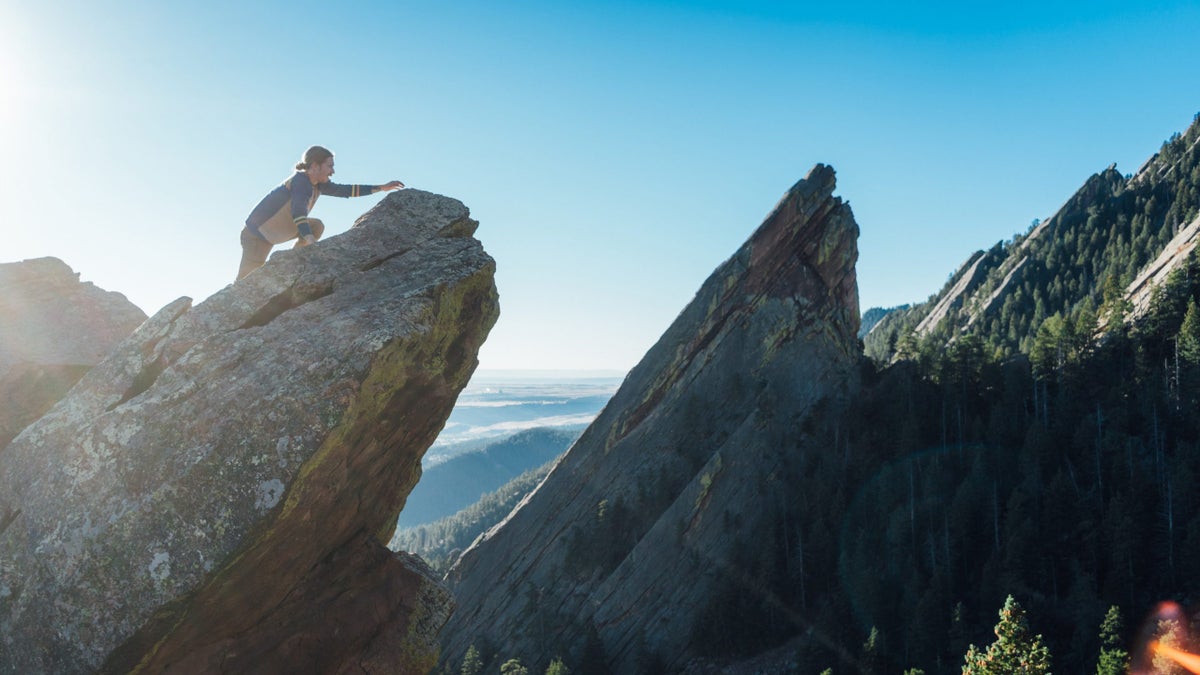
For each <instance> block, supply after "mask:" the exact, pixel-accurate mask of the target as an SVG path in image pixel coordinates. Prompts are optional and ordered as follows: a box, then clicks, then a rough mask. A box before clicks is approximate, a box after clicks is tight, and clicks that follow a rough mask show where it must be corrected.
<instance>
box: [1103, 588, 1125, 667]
mask: <svg viewBox="0 0 1200 675" xmlns="http://www.w3.org/2000/svg"><path fill="white" fill-rule="evenodd" d="M1121 629H1122V626H1121V610H1120V609H1119V608H1118V607H1117V606H1116V605H1113V606H1112V607H1109V608H1108V614H1105V615H1104V621H1103V622H1102V623H1101V624H1100V660H1099V662H1098V663H1097V664H1096V675H1122V673H1124V672H1125V669H1126V668H1128V667H1129V652H1127V651H1125V646H1124V645H1125V643H1124V640H1122V639H1121Z"/></svg>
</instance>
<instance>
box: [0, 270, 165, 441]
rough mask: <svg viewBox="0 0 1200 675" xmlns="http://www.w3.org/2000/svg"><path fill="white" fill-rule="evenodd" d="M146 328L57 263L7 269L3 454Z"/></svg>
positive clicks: (0, 367)
mask: <svg viewBox="0 0 1200 675" xmlns="http://www.w3.org/2000/svg"><path fill="white" fill-rule="evenodd" d="M145 320H146V314H145V312H143V311H142V310H140V309H138V307H137V305H134V304H133V303H132V302H130V301H129V300H127V299H126V298H125V296H124V295H121V294H120V293H113V292H111V291H105V290H103V289H100V288H97V287H96V286H94V285H92V284H90V283H85V282H80V281H79V275H78V274H76V273H75V272H74V271H73V270H72V269H71V268H70V267H68V266H67V264H66V263H64V262H63V261H61V260H59V259H58V258H35V259H33V260H23V261H21V262H15V263H4V264H0V401H4V406H3V407H2V408H0V452H3V448H4V446H5V445H8V442H9V441H11V440H12V439H13V437H14V436H16V435H17V434H18V433H20V431H21V429H24V428H25V426H26V425H27V424H29V423H30V422H33V421H34V420H36V419H37V418H38V417H41V416H42V414H43V413H45V412H46V411H47V410H49V409H50V406H52V405H54V403H55V402H57V401H58V400H59V399H60V398H62V396H63V395H64V394H66V393H67V390H68V389H70V388H71V385H73V384H75V382H77V381H78V380H79V378H81V377H83V374H84V373H86V372H87V371H88V370H90V369H91V368H92V366H94V365H96V364H97V363H99V362H100V359H102V358H104V357H105V356H106V355H107V354H108V352H109V351H110V350H111V349H112V348H113V347H114V346H115V345H116V344H117V342H119V341H120V340H121V339H123V338H125V337H126V336H128V335H129V334H130V333H132V332H133V329H135V328H137V327H138V326H139V325H141V323H142V322H143V321H145Z"/></svg>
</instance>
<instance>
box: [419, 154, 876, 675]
mask: <svg viewBox="0 0 1200 675" xmlns="http://www.w3.org/2000/svg"><path fill="white" fill-rule="evenodd" d="M834 187H835V180H834V172H833V169H831V168H830V167H827V166H824V165H817V166H816V167H815V168H813V169H812V171H811V172H809V174H808V176H807V177H806V178H805V179H804V180H801V181H800V182H798V183H797V184H796V185H795V186H794V187H792V189H790V190H789V191H788V192H787V194H786V195H784V197H783V199H782V200H781V201H780V202H779V204H778V205H777V206H776V207H775V209H774V211H772V212H771V214H770V215H768V216H767V219H766V221H765V222H764V223H763V224H762V226H761V227H759V228H758V229H757V231H755V232H754V234H753V235H752V236H751V237H750V239H749V241H747V242H746V243H745V244H744V245H743V246H742V247H741V248H740V249H739V250H738V251H737V252H736V253H735V254H734V255H733V257H732V258H730V259H729V260H728V261H726V262H725V263H724V264H722V265H721V266H720V267H719V268H717V270H716V271H715V272H714V273H713V274H712V276H711V277H709V279H708V280H707V281H706V282H705V283H704V285H703V286H702V287H701V288H700V290H699V292H698V293H697V294H696V297H695V299H693V300H692V302H691V304H689V305H688V306H687V307H686V308H685V309H684V310H683V312H682V313H681V314H680V315H679V317H678V318H677V319H676V320H675V322H674V323H673V324H672V325H671V326H670V328H668V329H667V331H666V333H665V334H664V335H663V336H662V338H661V339H660V340H659V341H658V343H657V344H655V345H654V346H653V347H652V348H651V349H650V351H649V352H648V353H647V354H646V356H645V358H644V359H643V360H642V362H641V363H639V364H638V365H637V366H636V367H635V368H634V369H633V370H632V371H631V372H630V373H629V375H628V377H627V378H626V380H625V382H624V383H623V384H622V386H621V388H620V389H619V390H618V392H617V393H616V395H614V396H613V398H612V400H611V401H610V402H609V403H608V405H607V407H605V409H604V410H603V412H601V414H600V415H599V417H598V418H597V419H596V421H595V422H594V423H593V424H592V425H591V426H590V427H589V428H588V429H587V430H586V431H585V432H584V433H583V436H582V437H581V438H580V439H579V440H578V441H577V442H576V443H575V445H574V446H572V448H571V449H570V450H569V451H568V452H567V454H566V455H565V456H564V457H563V458H562V459H561V460H560V461H559V463H558V464H557V465H556V466H555V467H554V469H553V470H552V471H551V473H550V475H549V476H548V477H547V478H546V479H545V481H544V482H543V483H542V484H541V485H540V486H539V487H538V489H537V490H536V491H535V492H534V493H533V494H532V495H530V496H529V497H528V498H527V499H526V500H525V501H524V502H523V503H522V504H521V505H520V506H518V507H517V509H516V510H514V511H513V513H512V514H510V515H509V516H508V518H507V519H506V521H505V522H503V523H502V524H500V525H498V526H496V527H495V528H493V529H492V530H491V531H489V532H488V533H487V534H485V535H484V536H482V537H481V538H480V539H479V540H477V541H476V542H475V544H474V545H473V546H472V547H471V548H470V549H468V551H467V552H466V553H464V555H463V556H462V557H461V559H460V560H459V561H458V563H457V564H456V565H455V566H454V567H453V568H452V569H451V571H450V574H449V577H448V580H449V582H450V583H451V585H452V588H453V591H454V594H455V597H456V600H457V603H458V610H457V612H456V613H455V614H454V616H453V617H452V618H451V621H450V623H449V624H448V625H447V627H446V630H445V631H444V632H443V645H444V647H445V653H444V655H443V657H444V659H445V660H447V661H449V662H450V663H458V662H460V661H461V659H462V657H463V655H464V653H465V652H466V651H467V649H468V647H469V646H471V645H472V644H474V645H476V646H477V648H479V649H480V650H482V651H483V652H484V654H485V657H487V658H490V659H491V660H492V663H491V665H489V666H487V667H488V668H489V669H491V670H495V667H496V664H498V663H499V662H500V660H502V659H505V658H513V657H516V658H520V659H522V661H523V662H524V663H526V664H527V665H529V666H530V667H531V670H532V671H533V672H541V670H544V669H545V667H546V664H547V663H548V662H549V661H550V660H551V659H553V658H555V657H562V658H564V659H567V660H568V663H580V662H581V661H582V660H586V659H588V658H591V659H593V660H594V659H595V658H596V657H595V655H596V654H598V653H600V652H601V651H602V652H603V654H604V661H605V663H606V667H607V668H608V670H609V672H615V673H632V672H638V664H639V662H641V663H643V664H644V663H645V662H646V661H645V659H650V660H651V661H654V660H657V661H658V662H660V663H662V664H665V665H666V667H668V668H669V669H679V668H681V667H682V666H683V665H684V664H685V663H686V662H687V660H688V659H689V658H691V657H692V656H694V655H696V654H697V653H698V652H699V651H700V649H699V648H698V644H699V643H702V642H703V641H704V639H705V637H704V635H705V633H704V629H705V626H704V625H705V622H706V621H709V620H710V619H711V617H712V613H713V612H714V611H716V612H719V611H721V610H720V609H719V607H720V605H719V603H720V602H721V599H722V598H724V597H727V595H726V594H727V592H728V591H729V589H740V591H739V593H744V594H750V595H751V596H752V594H753V593H754V578H753V574H752V571H751V570H749V569H748V568H747V566H746V565H744V564H742V563H743V561H744V558H745V556H746V554H747V553H748V552H749V551H752V550H754V549H755V547H756V543H757V542H756V539H758V538H759V537H760V535H761V533H762V532H764V530H765V529H766V528H769V527H773V526H774V523H773V521H772V518H773V514H774V512H775V511H776V509H775V508H773V506H772V505H776V504H779V503H780V500H782V499H787V498H790V496H791V495H793V492H794V490H795V486H793V485H789V484H787V481H784V480H781V479H780V476H781V474H782V473H783V472H781V471H780V468H781V467H782V466H783V465H784V464H785V463H788V462H793V463H794V462H801V461H803V457H805V456H809V457H811V456H814V455H816V454H819V453H834V452H836V448H829V447H819V446H820V443H819V442H817V441H815V440H813V437H814V435H813V434H812V433H811V431H808V429H809V428H810V427H811V426H812V418H813V417H814V416H818V415H820V414H821V413H820V405H821V404H822V402H829V401H831V400H838V399H840V398H841V397H844V396H848V395H849V394H850V393H851V392H853V391H854V389H855V386H856V382H857V379H856V373H857V364H858V363H859V359H860V350H859V347H858V342H857V338H856V333H857V331H858V325H859V312H858V290H857V283H856V280H855V269H854V266H855V262H856V260H857V258H858V249H857V240H858V226H857V225H856V224H855V222H854V217H853V214H852V213H851V211H850V207H849V205H848V204H845V203H844V202H843V201H842V200H841V199H839V198H837V197H834V196H833V191H834ZM750 602H754V603H769V602H770V599H769V598H760V597H757V596H752V597H751V600H750ZM585 652H586V653H587V654H590V655H591V656H590V657H588V656H584V654H585ZM591 665H592V666H595V665H596V664H595V663H592V664H591Z"/></svg>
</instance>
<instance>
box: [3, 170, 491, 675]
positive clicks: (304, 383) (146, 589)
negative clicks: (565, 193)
mask: <svg viewBox="0 0 1200 675" xmlns="http://www.w3.org/2000/svg"><path fill="white" fill-rule="evenodd" d="M476 226H477V223H476V222H475V221H474V220H472V219H471V218H470V216H469V213H468V211H467V209H466V207H464V206H463V205H462V204H461V203H460V202H458V201H456V200H453V199H449V198H446V197H442V196H439V195H435V194H430V193H426V192H420V191H415V190H406V191H401V192H397V193H393V194H391V195H389V196H388V197H387V198H385V199H384V200H383V201H381V202H380V203H379V204H378V205H376V206H375V208H373V209H372V210H371V211H369V212H368V213H366V214H365V215H364V216H363V217H362V218H360V219H359V220H358V222H357V223H355V226H354V227H353V228H352V229H350V230H349V231H348V232H346V233H344V234H342V235H339V236H336V237H332V238H330V239H329V240H326V241H322V242H321V243H320V244H319V245H316V246H310V247H307V248H303V249H298V250H289V251H282V252H279V253H276V254H275V255H274V256H273V257H272V258H271V260H270V261H269V262H268V263H267V265H266V266H264V267H262V268H261V269H259V270H257V271H255V272H254V273H252V274H251V275H250V276H248V277H247V278H245V279H243V280H242V281H239V282H238V283H237V284H234V285H233V286H230V287H227V288H226V289H224V290H223V291H221V292H219V293H217V294H216V295H214V296H212V297H211V298H210V299H208V300H206V301H205V302H203V303H202V304H200V305H198V306H196V307H195V308H192V307H191V301H190V300H189V299H187V298H181V299H180V300H177V301H176V302H174V303H172V304H170V305H168V306H167V307H165V308H163V309H162V310H161V311H160V312H158V314H156V315H155V316H154V317H152V318H151V319H149V320H148V321H146V322H145V323H144V324H142V326H141V327H140V328H139V329H138V330H137V331H136V332H135V333H134V334H133V335H131V336H130V337H129V338H127V339H125V340H124V341H123V342H121V343H120V344H119V345H118V346H117V347H116V349H115V350H114V351H113V353H112V354H111V355H110V356H108V357H107V358H106V359H105V360H104V361H103V362H101V363H100V364H99V365H98V366H96V367H95V368H94V369H92V370H91V371H90V372H89V373H88V374H87V375H85V376H84V377H83V379H81V380H80V382H79V383H78V385H77V386H76V387H75V388H74V389H72V391H71V392H70V393H69V395H68V396H67V397H65V398H64V399H63V400H61V401H60V402H59V403H58V404H57V405H56V406H55V407H54V408H53V409H52V410H50V412H48V413H47V414H46V415H44V416H43V417H42V418H41V419H39V420H38V421H37V422H36V423H34V424H33V425H31V426H29V427H28V428H27V429H26V430H25V432H24V433H22V434H21V436H19V437H18V438H17V439H15V440H14V442H13V443H11V444H10V445H9V446H8V448H7V449H6V450H5V451H4V452H2V453H0V653H2V654H3V658H2V659H0V672H6V673H33V672H45V673H49V672H54V673H83V672H96V671H100V672H114V673H115V672H121V673H125V672H131V671H132V672H153V673H159V672H173V673H176V672H177V673H192V672H277V673H285V672H286V673H302V672H322V673H337V672H354V673H359V672H414V673H415V672H425V671H426V670H427V669H428V668H429V667H431V666H432V665H433V663H434V662H435V661H436V658H437V657H436V642H435V640H436V634H437V631H438V629H439V628H440V627H441V625H442V624H443V623H444V622H445V620H446V618H447V616H448V614H449V612H450V609H451V604H450V599H449V597H448V595H447V592H446V590H445V589H444V588H443V587H442V586H441V585H440V583H439V582H437V581H436V580H435V579H433V578H431V577H430V574H429V572H428V570H427V568H425V567H424V566H423V565H422V564H421V563H420V562H419V561H418V560H416V559H414V558H412V557H409V556H405V555H403V554H394V553H392V552H390V551H388V550H387V549H386V548H385V543H386V542H387V541H388V540H389V538H390V536H391V533H392V529H393V528H394V525H395V522H396V516H397V514H398V513H399V511H400V509H401V508H402V507H403V504H404V500H405V497H406V495H407V494H408V491H409V490H410V489H411V488H412V486H413V484H414V483H415V482H416V480H417V478H418V476H419V475H420V463H421V456H422V455H423V454H424V452H425V450H426V449H427V448H428V447H429V445H430V444H431V443H432V442H433V440H434V438H435V437H436V435H437V433H438V432H439V430H440V429H441V428H442V425H443V424H444V422H445V420H446V418H447V416H448V415H449V414H450V410H451V408H452V407H453V405H454V402H455V400H456V398H457V396H458V394H459V392H460V391H461V389H462V387H463V386H464V385H465V384H466V382H467V380H468V378H469V377H470V375H471V373H472V372H473V370H474V368H475V366H476V364H477V359H476V354H477V351H478V349H479V347H480V345H481V344H482V342H483V341H484V339H485V338H486V336H487V334H488V332H489V330H490V329H491V327H492V325H493V324H494V323H495V321H496V318H497V316H498V311H499V310H498V304H497V294H496V288H495V284H494V280H493V277H494V271H495V263H494V261H493V260H492V259H491V258H490V257H489V256H488V255H487V254H486V253H485V252H484V251H483V248H482V246H481V244H480V243H479V241H477V240H476V239H475V238H474V237H473V236H472V235H473V233H474V231H475V228H476Z"/></svg>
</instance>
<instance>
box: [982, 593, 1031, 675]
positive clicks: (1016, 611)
mask: <svg viewBox="0 0 1200 675" xmlns="http://www.w3.org/2000/svg"><path fill="white" fill-rule="evenodd" d="M1049 672H1050V650H1049V649H1047V648H1046V646H1045V645H1044V644H1042V636H1041V635H1031V634H1030V632H1029V624H1028V622H1027V621H1026V619H1025V610H1024V609H1021V606H1020V605H1019V604H1017V601H1016V600H1014V599H1013V597H1012V596H1011V595H1010V596H1008V599H1007V600H1005V601H1004V608H1003V609H1001V610H1000V622H999V623H997V624H996V641H995V642H993V643H992V644H991V645H990V646H989V647H988V648H987V650H986V651H980V650H979V648H977V647H976V646H975V645H971V646H970V647H969V648H968V649H967V655H966V657H965V663H964V664H963V675H1048V674H1049Z"/></svg>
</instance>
